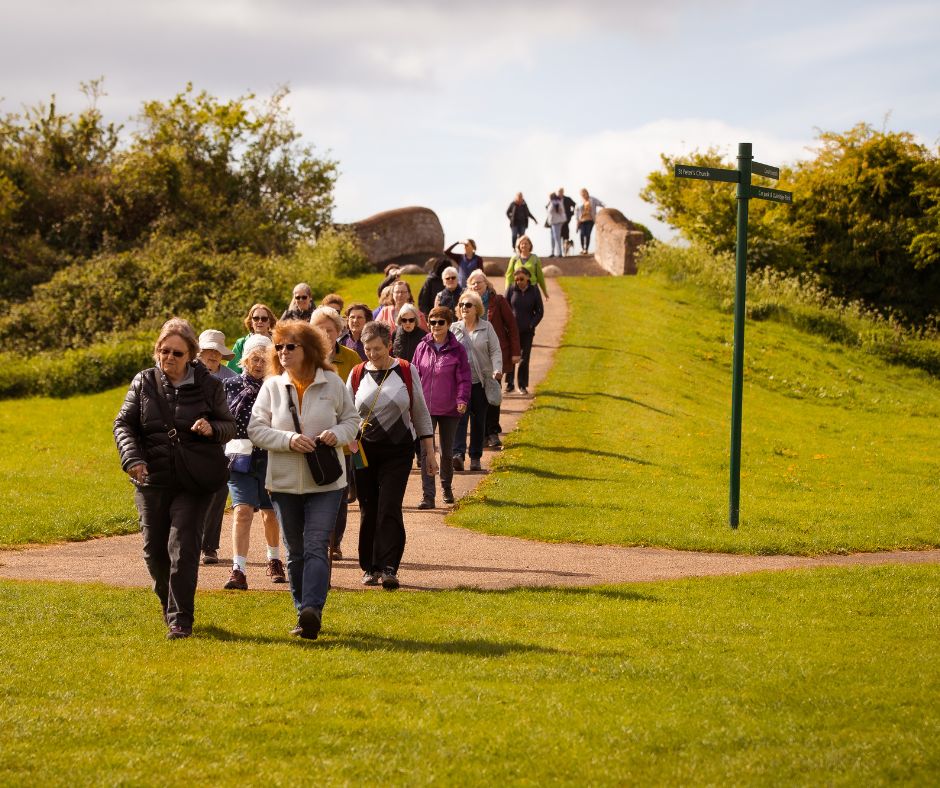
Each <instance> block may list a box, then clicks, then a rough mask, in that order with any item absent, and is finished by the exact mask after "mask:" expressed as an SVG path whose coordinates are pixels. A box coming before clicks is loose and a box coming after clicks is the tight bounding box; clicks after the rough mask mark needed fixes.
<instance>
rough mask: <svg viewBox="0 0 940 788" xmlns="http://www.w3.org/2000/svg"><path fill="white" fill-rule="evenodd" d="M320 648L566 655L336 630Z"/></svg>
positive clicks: (530, 647) (531, 647) (519, 646)
mask: <svg viewBox="0 0 940 788" xmlns="http://www.w3.org/2000/svg"><path fill="white" fill-rule="evenodd" d="M322 645H323V648H351V649H355V650H356V651H397V652H400V653H403V654H463V655H466V656H468V657H504V656H507V655H509V654H558V655H562V654H566V653H567V652H565V651H562V650H560V649H557V648H549V647H547V646H538V645H535V644H533V643H514V642H508V643H507V642H499V641H493V640H483V639H471V638H461V639H458V640H442V641H439V642H436V641H432V640H407V639H402V638H394V637H388V636H386V635H374V634H372V633H371V632H346V633H342V634H340V633H338V634H337V636H336V639H335V640H334V639H333V638H330V639H329V640H328V641H326V642H324V643H323V644H322Z"/></svg>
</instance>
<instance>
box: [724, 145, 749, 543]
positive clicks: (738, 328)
mask: <svg viewBox="0 0 940 788" xmlns="http://www.w3.org/2000/svg"><path fill="white" fill-rule="evenodd" d="M753 158H754V157H753V156H752V155H751V143H749V142H741V143H739V144H738V172H739V173H740V180H739V181H738V194H737V198H738V233H737V236H738V237H737V242H736V244H735V255H734V257H735V280H734V356H733V361H732V371H731V479H730V484H729V495H728V498H729V506H728V522H729V524H730V525H731V527H732V528H737V527H738V520H739V517H740V512H741V400H742V394H743V389H744V296H745V290H746V289H747V288H746V285H747V206H748V198H749V197H750V196H751V161H752V160H753Z"/></svg>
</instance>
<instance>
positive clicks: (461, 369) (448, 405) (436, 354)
mask: <svg viewBox="0 0 940 788" xmlns="http://www.w3.org/2000/svg"><path fill="white" fill-rule="evenodd" d="M411 363H412V364H413V365H414V366H415V367H416V368H417V370H418V375H419V376H420V378H421V388H422V390H423V391H424V399H425V401H426V402H427V404H428V410H429V411H430V412H431V415H432V416H448V417H453V418H456V417H458V416H460V414H459V413H458V412H457V406H458V405H461V404H462V405H468V404H469V403H470V378H471V372H470V361H469V359H468V358H467V351H466V349H465V348H464V346H463V345H462V344H460V342H458V341H457V338H456V337H455V336H454V335H453V334H452V333H451V332H450V331H448V332H447V339H446V340H445V342H444V344H443V345H442V346H441V348H440V349H438V348H437V347H436V345H435V343H434V337H433V336H432V335H431V334H428V335H427V336H426V337H425V338H424V339H422V340H421V341H420V342H419V343H418V349H417V350H415V355H414V360H413V361H412V362H411Z"/></svg>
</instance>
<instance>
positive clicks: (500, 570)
mask: <svg viewBox="0 0 940 788" xmlns="http://www.w3.org/2000/svg"><path fill="white" fill-rule="evenodd" d="M402 568H404V569H408V570H411V571H416V572H438V571H442V570H443V571H451V572H480V573H481V574H507V575H526V574H528V575H552V576H554V577H590V576H591V575H590V574H588V573H586V572H565V571H562V570H557V569H514V568H506V567H500V566H462V565H460V564H412V563H408V562H407V561H406V562H403V563H402Z"/></svg>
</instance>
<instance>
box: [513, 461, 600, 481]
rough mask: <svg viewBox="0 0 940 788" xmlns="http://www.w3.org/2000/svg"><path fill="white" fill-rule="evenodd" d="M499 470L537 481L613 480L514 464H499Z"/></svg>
mask: <svg viewBox="0 0 940 788" xmlns="http://www.w3.org/2000/svg"><path fill="white" fill-rule="evenodd" d="M499 470H501V471H512V472H513V473H527V474H529V475H530V476H535V477H536V478H539V479H559V480H567V481H574V482H612V481H615V480H614V479H610V478H607V477H599V476H577V475H575V474H573V473H556V472H555V471H546V470H542V469H541V468H533V467H531V466H529V465H516V464H515V463H514V462H506V463H500V464H499Z"/></svg>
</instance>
